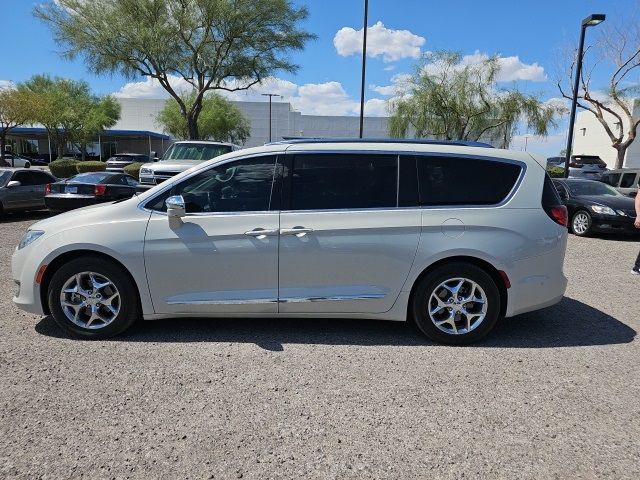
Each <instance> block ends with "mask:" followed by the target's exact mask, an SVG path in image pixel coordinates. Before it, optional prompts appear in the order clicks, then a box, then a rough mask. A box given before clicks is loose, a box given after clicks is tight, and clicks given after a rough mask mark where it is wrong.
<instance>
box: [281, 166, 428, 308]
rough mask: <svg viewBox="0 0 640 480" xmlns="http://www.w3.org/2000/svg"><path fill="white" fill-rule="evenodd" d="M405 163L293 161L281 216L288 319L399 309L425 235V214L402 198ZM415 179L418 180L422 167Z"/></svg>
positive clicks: (283, 291)
mask: <svg viewBox="0 0 640 480" xmlns="http://www.w3.org/2000/svg"><path fill="white" fill-rule="evenodd" d="M398 161H399V159H398V156H397V155H381V154H375V153H371V154H368V153H358V154H334V153H320V154H301V155H295V156H294V157H293V160H292V175H290V176H289V177H288V180H287V183H286V188H285V195H284V197H285V205H283V211H282V213H281V216H280V225H281V229H280V272H279V278H280V282H279V284H280V290H279V302H280V312H281V313H287V314H292V313H314V314H339V313H352V312H361V313H382V312H386V311H388V310H390V309H391V307H392V306H393V304H394V302H395V301H396V299H397V298H398V295H399V294H400V291H401V289H402V286H403V284H404V282H405V281H406V279H407V276H408V274H409V271H410V268H411V265H412V263H413V260H414V257H415V254H416V249H417V246H418V240H419V237H420V210H419V208H417V207H416V206H415V204H414V205H413V207H409V208H404V207H403V206H402V202H401V201H400V197H399V195H398V193H399V189H398V184H399V183H400V182H399V180H398ZM408 174H409V175H411V174H412V175H413V178H414V180H415V177H416V173H415V164H414V167H413V173H411V172H408ZM416 195H417V193H416ZM287 203H288V205H287ZM399 206H400V207H401V208H399ZM285 209H286V210H285Z"/></svg>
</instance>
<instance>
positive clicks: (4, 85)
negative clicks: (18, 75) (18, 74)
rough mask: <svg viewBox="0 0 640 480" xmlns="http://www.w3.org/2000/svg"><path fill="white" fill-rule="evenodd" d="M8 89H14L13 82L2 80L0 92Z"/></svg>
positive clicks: (0, 81)
mask: <svg viewBox="0 0 640 480" xmlns="http://www.w3.org/2000/svg"><path fill="white" fill-rule="evenodd" d="M6 88H13V82H12V81H11V80H0V90H4V89H6Z"/></svg>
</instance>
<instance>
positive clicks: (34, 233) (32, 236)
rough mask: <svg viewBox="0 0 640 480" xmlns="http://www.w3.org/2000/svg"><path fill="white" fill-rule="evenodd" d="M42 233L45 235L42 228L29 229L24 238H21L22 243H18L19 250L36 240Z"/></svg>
mask: <svg viewBox="0 0 640 480" xmlns="http://www.w3.org/2000/svg"><path fill="white" fill-rule="evenodd" d="M42 235H44V232H43V231H42V230H27V231H26V233H25V234H24V236H23V237H22V240H20V243H19V244H18V250H21V249H23V248H24V247H26V246H27V245H29V244H31V243H33V242H35V241H36V240H37V239H38V238H40V237H41V236H42Z"/></svg>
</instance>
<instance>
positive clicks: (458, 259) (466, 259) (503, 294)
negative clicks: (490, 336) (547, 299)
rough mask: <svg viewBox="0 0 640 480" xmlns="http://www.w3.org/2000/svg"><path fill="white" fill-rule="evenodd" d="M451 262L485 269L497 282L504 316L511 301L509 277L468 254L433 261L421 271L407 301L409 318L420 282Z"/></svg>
mask: <svg viewBox="0 0 640 480" xmlns="http://www.w3.org/2000/svg"><path fill="white" fill-rule="evenodd" d="M449 263H468V264H471V265H474V266H476V267H478V268H481V269H482V270H484V271H485V272H486V273H487V274H488V275H489V276H490V277H491V279H492V280H493V281H494V283H495V284H496V287H498V292H499V293H500V317H504V315H505V314H506V312H507V302H508V301H509V295H508V293H507V289H508V288H509V287H508V286H507V285H506V284H505V282H506V281H508V279H507V280H505V278H503V276H502V275H501V273H500V272H501V271H500V270H498V269H497V268H496V267H495V266H493V265H492V264H491V263H489V262H487V261H486V260H483V259H481V258H478V257H473V256H468V255H456V256H452V257H446V258H442V259H440V260H438V261H437V262H434V263H432V264H431V265H429V266H428V267H426V268H425V269H424V270H423V271H422V272H421V273H420V275H418V277H417V278H416V279H415V281H414V282H413V285H412V287H411V293H410V294H409V302H408V303H407V319H410V318H411V305H412V304H413V296H414V294H415V291H416V288H417V286H418V284H419V283H420V282H421V281H422V280H423V279H424V278H425V277H427V276H428V275H429V274H431V272H433V271H434V270H436V269H437V268H439V267H441V266H443V265H447V264H449ZM503 273H504V272H503ZM505 275H506V274H505Z"/></svg>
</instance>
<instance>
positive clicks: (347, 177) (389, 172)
mask: <svg viewBox="0 0 640 480" xmlns="http://www.w3.org/2000/svg"><path fill="white" fill-rule="evenodd" d="M397 204H398V157H397V156H396V155H376V154H367V153H362V154H351V155H348V154H344V155H343V154H310V155H296V157H295V158H294V160H293V176H292V179H291V208H292V209H293V210H327V209H345V208H349V209H356V208H385V207H395V206H397Z"/></svg>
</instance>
